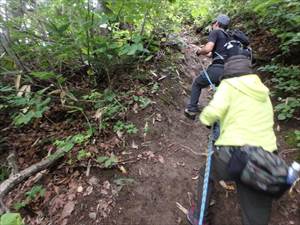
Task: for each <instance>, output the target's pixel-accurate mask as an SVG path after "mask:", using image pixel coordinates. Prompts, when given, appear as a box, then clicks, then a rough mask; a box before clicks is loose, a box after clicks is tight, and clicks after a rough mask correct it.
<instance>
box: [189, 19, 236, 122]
mask: <svg viewBox="0 0 300 225" xmlns="http://www.w3.org/2000/svg"><path fill="white" fill-rule="evenodd" d="M229 23H230V19H229V17H228V16H226V15H223V14H221V15H219V16H218V17H217V18H216V19H215V20H214V21H213V22H212V28H213V30H212V31H211V32H210V34H209V36H208V42H207V44H206V45H205V46H204V47H203V48H198V50H197V51H196V54H197V55H208V54H211V56H212V64H211V65H210V66H209V67H208V68H207V73H208V75H209V78H210V80H211V81H212V82H213V83H214V84H218V83H219V81H220V76H221V75H222V74H223V70H224V58H225V57H226V55H225V54H226V50H225V47H224V45H225V44H226V43H227V42H228V35H227V34H226V33H225V32H224V31H225V30H226V29H227V28H228V25H229ZM208 85H209V82H208V80H207V78H206V76H205V74H204V72H203V71H202V72H201V73H200V75H199V76H197V77H196V78H195V79H194V81H193V84H192V91H191V97H190V101H189V104H188V105H187V108H186V109H185V110H184V114H185V115H186V116H187V117H188V118H190V119H195V117H196V114H197V112H199V109H198V101H199V97H200V94H201V89H202V88H206V87H207V86H208Z"/></svg>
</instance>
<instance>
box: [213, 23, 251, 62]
mask: <svg viewBox="0 0 300 225" xmlns="http://www.w3.org/2000/svg"><path fill="white" fill-rule="evenodd" d="M222 31H223V33H224V34H225V35H226V36H227V38H228V41H227V42H226V43H225V45H224V47H225V50H226V56H225V57H221V55H219V54H218V53H216V54H217V55H218V58H220V59H222V60H224V62H225V61H226V60H227V59H228V58H230V57H231V56H234V55H245V56H247V57H249V59H250V60H251V61H252V49H251V47H250V46H249V44H250V41H249V38H248V36H247V35H246V34H245V33H244V32H242V31H240V30H237V29H236V30H230V31H227V32H225V31H224V30H222Z"/></svg>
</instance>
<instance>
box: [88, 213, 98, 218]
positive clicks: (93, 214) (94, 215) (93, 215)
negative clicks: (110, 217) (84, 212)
mask: <svg viewBox="0 0 300 225" xmlns="http://www.w3.org/2000/svg"><path fill="white" fill-rule="evenodd" d="M89 217H90V218H91V219H92V220H95V219H96V217H97V214H96V213H95V212H90V213H89Z"/></svg>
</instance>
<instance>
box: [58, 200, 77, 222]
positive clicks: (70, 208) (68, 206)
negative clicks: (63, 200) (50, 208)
mask: <svg viewBox="0 0 300 225" xmlns="http://www.w3.org/2000/svg"><path fill="white" fill-rule="evenodd" d="M74 208H75V202H74V201H70V202H68V203H67V204H66V205H65V206H64V209H63V211H62V213H61V219H64V218H66V217H68V216H70V215H71V213H72V212H73V210H74Z"/></svg>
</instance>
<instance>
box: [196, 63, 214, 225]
mask: <svg viewBox="0 0 300 225" xmlns="http://www.w3.org/2000/svg"><path fill="white" fill-rule="evenodd" d="M200 63H201V66H202V69H203V72H204V74H205V76H206V78H207V80H208V82H209V84H210V86H211V88H212V89H213V91H214V92H216V86H215V85H214V84H213V83H212V82H211V80H210V78H209V76H208V73H207V71H206V69H205V68H204V66H203V63H202V62H201V61H200ZM218 136H219V124H218V123H215V124H213V126H212V128H211V134H210V136H209V140H208V154H207V159H206V165H205V173H204V181H203V187H202V199H201V207H200V215H199V224H198V225H202V224H203V219H204V210H205V203H206V198H207V191H208V183H209V175H210V168H211V159H212V153H213V142H214V140H216V139H217V137H218Z"/></svg>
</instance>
